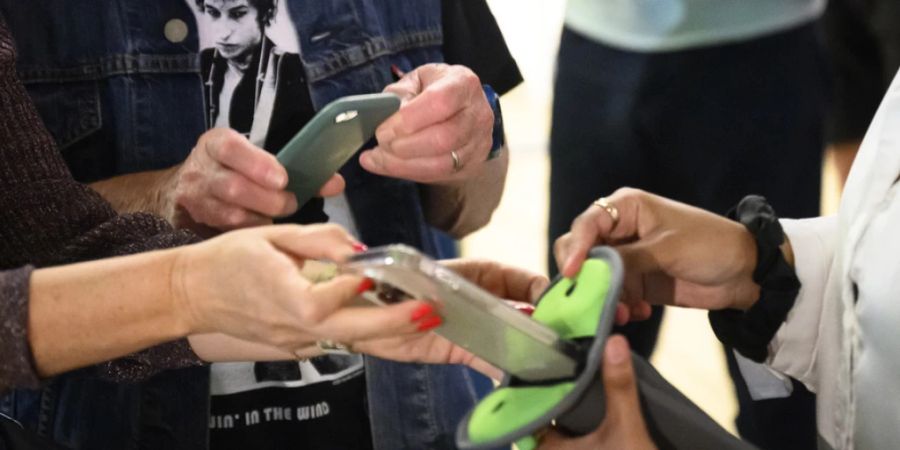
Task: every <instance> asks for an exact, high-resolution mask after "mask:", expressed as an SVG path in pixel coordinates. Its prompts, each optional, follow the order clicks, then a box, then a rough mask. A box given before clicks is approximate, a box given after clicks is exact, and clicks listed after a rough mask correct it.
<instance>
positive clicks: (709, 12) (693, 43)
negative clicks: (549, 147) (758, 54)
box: [565, 0, 826, 52]
mask: <svg viewBox="0 0 900 450" xmlns="http://www.w3.org/2000/svg"><path fill="white" fill-rule="evenodd" d="M825 1H826V0H569V2H568V4H567V7H566V16H565V23H566V26H567V27H569V28H570V29H572V30H574V31H576V32H578V33H580V34H583V35H585V36H587V37H589V38H591V39H594V40H596V41H598V42H601V43H603V44H606V45H610V46H613V47H619V48H623V49H626V50H632V51H640V52H656V51H671V50H680V49H685V48H692V47H699V46H704V45H715V44H722V43H727V42H733V41H740V40H745V39H749V38H753V37H757V36H762V35H765V34H769V33H774V32H777V31H782V30H787V29H789V28H793V27H796V26H798V25H801V24H804V23H807V22H810V21H812V20H815V19H816V18H818V17H819V16H821V14H822V11H823V10H824V9H825Z"/></svg>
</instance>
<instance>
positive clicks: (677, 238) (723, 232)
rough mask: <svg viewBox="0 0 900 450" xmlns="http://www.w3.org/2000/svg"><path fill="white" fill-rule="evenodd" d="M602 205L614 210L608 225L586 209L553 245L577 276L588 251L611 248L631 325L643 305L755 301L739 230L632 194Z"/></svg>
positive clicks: (606, 217) (565, 270) (605, 217)
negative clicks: (621, 271)
mask: <svg viewBox="0 0 900 450" xmlns="http://www.w3.org/2000/svg"><path fill="white" fill-rule="evenodd" d="M607 200H608V201H609V202H610V203H611V204H612V205H613V206H615V208H617V209H618V212H619V217H620V220H619V223H618V224H617V225H616V226H615V227H613V222H612V219H611V217H610V214H609V213H608V212H607V211H606V210H605V209H603V208H600V207H599V206H596V205H591V206H590V207H589V208H588V209H587V210H586V211H585V212H583V213H582V214H581V215H580V216H578V217H577V218H576V219H575V221H574V222H573V223H572V230H571V231H569V233H566V234H565V235H563V236H562V237H560V238H559V239H558V240H557V241H556V243H555V244H554V254H555V256H556V261H557V264H559V267H560V268H561V272H562V274H563V275H565V276H574V275H575V274H577V273H578V270H579V269H580V268H581V264H582V262H583V261H584V259H585V257H586V255H587V253H588V251H589V250H590V249H591V247H593V246H595V245H598V244H606V245H612V246H614V247H615V248H616V250H617V251H618V252H619V254H620V255H621V256H622V260H623V261H624V263H625V283H624V289H623V294H622V297H621V301H622V302H623V303H624V304H626V305H629V307H630V315H631V318H634V319H642V318H646V316H648V315H649V313H650V307H649V305H648V304H666V305H677V306H686V307H692V308H702V309H723V308H742V309H746V308H748V307H749V306H750V305H752V303H753V302H754V301H755V300H756V298H757V297H758V292H759V291H758V288H759V287H758V286H757V285H756V284H755V283H754V282H753V280H752V273H753V268H754V266H755V265H756V244H755V242H754V240H753V237H752V236H751V235H750V233H749V232H748V231H747V230H746V229H745V228H744V226H743V225H741V224H739V223H737V222H733V221H731V220H728V219H726V218H724V217H721V216H717V215H715V214H712V213H710V212H707V211H704V210H702V209H699V208H694V207H691V206H688V205H685V204H683V203H678V202H675V201H672V200H668V199H665V198H663V197H659V196H656V195H653V194H649V193H646V192H643V191H639V190H636V189H628V188H624V189H619V190H618V191H616V192H615V193H614V194H613V195H611V196H610V197H607ZM620 322H621V321H620Z"/></svg>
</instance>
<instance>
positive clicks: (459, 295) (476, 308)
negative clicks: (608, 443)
mask: <svg viewBox="0 0 900 450" xmlns="http://www.w3.org/2000/svg"><path fill="white" fill-rule="evenodd" d="M342 270H343V271H344V272H349V273H353V274H357V275H362V276H366V277H369V278H372V279H373V280H375V283H376V289H375V290H374V291H370V292H367V293H365V294H364V296H365V297H366V298H367V299H368V300H370V301H372V302H374V303H377V304H392V303H396V302H399V301H403V300H406V299H409V298H415V299H422V300H431V301H433V302H435V304H436V305H437V308H436V309H437V311H438V312H439V314H440V315H441V316H442V317H443V319H444V320H443V325H441V326H440V327H438V328H437V329H435V333H437V334H439V335H441V336H443V337H445V338H447V339H448V340H450V341H451V342H453V343H454V344H456V345H458V346H460V347H462V348H464V349H466V350H468V351H470V352H471V353H473V354H475V355H476V356H478V357H480V358H482V359H484V360H485V361H487V362H489V363H491V364H493V365H495V366H496V367H498V368H500V369H503V370H505V371H507V372H509V373H511V374H513V375H515V376H517V377H519V378H522V379H524V380H529V381H538V380H549V379H559V378H566V377H571V376H574V374H575V373H576V372H577V366H578V363H579V360H580V348H579V347H578V346H577V345H576V344H575V343H573V342H572V341H569V340H565V339H561V338H560V336H559V334H558V333H556V332H555V331H554V330H553V329H551V328H550V327H548V326H546V325H544V324H542V323H539V322H537V321H535V320H533V319H531V318H530V317H528V316H527V315H525V314H522V313H521V312H520V311H518V310H517V309H515V308H513V307H511V306H509V305H508V304H507V303H506V302H505V301H504V300H502V299H500V298H498V297H496V296H494V295H492V294H491V293H489V292H487V291H485V290H484V289H482V288H480V287H479V286H477V285H475V284H474V283H472V282H470V281H469V280H467V279H465V278H464V277H462V276H460V275H458V274H456V273H455V272H453V271H452V270H450V269H448V268H447V267H444V266H443V265H441V264H439V263H437V262H436V261H434V260H432V259H430V258H428V257H427V256H425V255H423V254H421V253H419V252H418V251H417V250H415V249H413V248H411V247H407V246H404V245H392V246H386V247H379V248H374V249H371V250H369V251H368V252H364V253H360V254H356V255H354V256H351V257H350V259H349V260H348V261H347V262H346V263H345V264H344V265H343V266H342Z"/></svg>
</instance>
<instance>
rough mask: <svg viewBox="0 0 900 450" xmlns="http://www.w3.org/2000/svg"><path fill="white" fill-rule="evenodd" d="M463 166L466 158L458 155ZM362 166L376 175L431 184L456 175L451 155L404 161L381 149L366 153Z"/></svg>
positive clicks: (362, 159) (362, 158)
mask: <svg viewBox="0 0 900 450" xmlns="http://www.w3.org/2000/svg"><path fill="white" fill-rule="evenodd" d="M458 157H459V159H460V162H461V164H462V165H463V166H464V165H465V163H463V162H462V161H463V159H464V156H463V154H462V153H458ZM359 163H360V165H361V166H362V167H363V168H364V169H366V170H368V171H369V172H372V173H374V174H376V175H383V176H389V177H394V178H402V179H406V180H412V181H417V182H420V183H429V182H434V181H437V180H442V179H446V178H448V177H449V176H452V175H455V173H454V168H453V158H452V157H451V156H450V155H449V154H446V155H441V156H431V157H425V158H414V159H403V158H400V157H397V156H395V155H392V154H390V153H388V152H387V151H385V150H384V149H382V148H380V147H375V148H374V149H372V150H367V151H364V152H363V153H362V154H361V155H360V156H359Z"/></svg>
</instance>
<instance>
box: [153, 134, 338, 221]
mask: <svg viewBox="0 0 900 450" xmlns="http://www.w3.org/2000/svg"><path fill="white" fill-rule="evenodd" d="M287 182H288V175H287V171H286V170H285V169H284V167H282V166H281V164H279V163H278V161H277V160H276V159H275V156H273V155H272V154H270V153H269V152H267V151H265V150H263V149H261V148H259V147H256V146H254V145H253V144H251V143H250V141H248V140H247V139H246V138H245V137H244V136H242V135H241V134H239V133H237V132H236V131H234V130H230V129H227V128H215V129H212V130H209V131H207V132H206V133H203V135H202V136H200V139H199V140H198V141H197V146H196V147H194V149H193V150H192V151H191V154H190V155H189V156H188V158H187V160H185V162H184V163H183V164H181V165H180V166H178V167H177V168H176V169H175V170H173V171H172V175H171V180H170V182H169V183H168V193H167V195H168V196H169V202H170V203H171V213H170V216H171V217H170V222H172V223H173V224H174V225H175V226H176V227H177V228H188V229H191V230H194V231H196V232H199V233H201V234H203V235H211V234H214V232H213V230H233V229H237V228H244V227H249V226H256V225H266V224H271V223H272V218H274V217H283V216H288V215H290V214H293V213H294V212H295V211H296V210H297V207H298V205H297V199H296V197H295V196H294V194H293V193H291V192H288V191H285V190H284V189H285V187H286V186H287ZM343 189H344V180H343V178H341V176H340V175H337V174H335V175H333V176H332V177H331V179H330V180H329V181H328V182H327V183H326V184H325V185H324V186H323V187H322V189H321V190H320V191H319V194H320V195H322V196H331V195H337V194H339V193H340V192H341V191H343Z"/></svg>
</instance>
